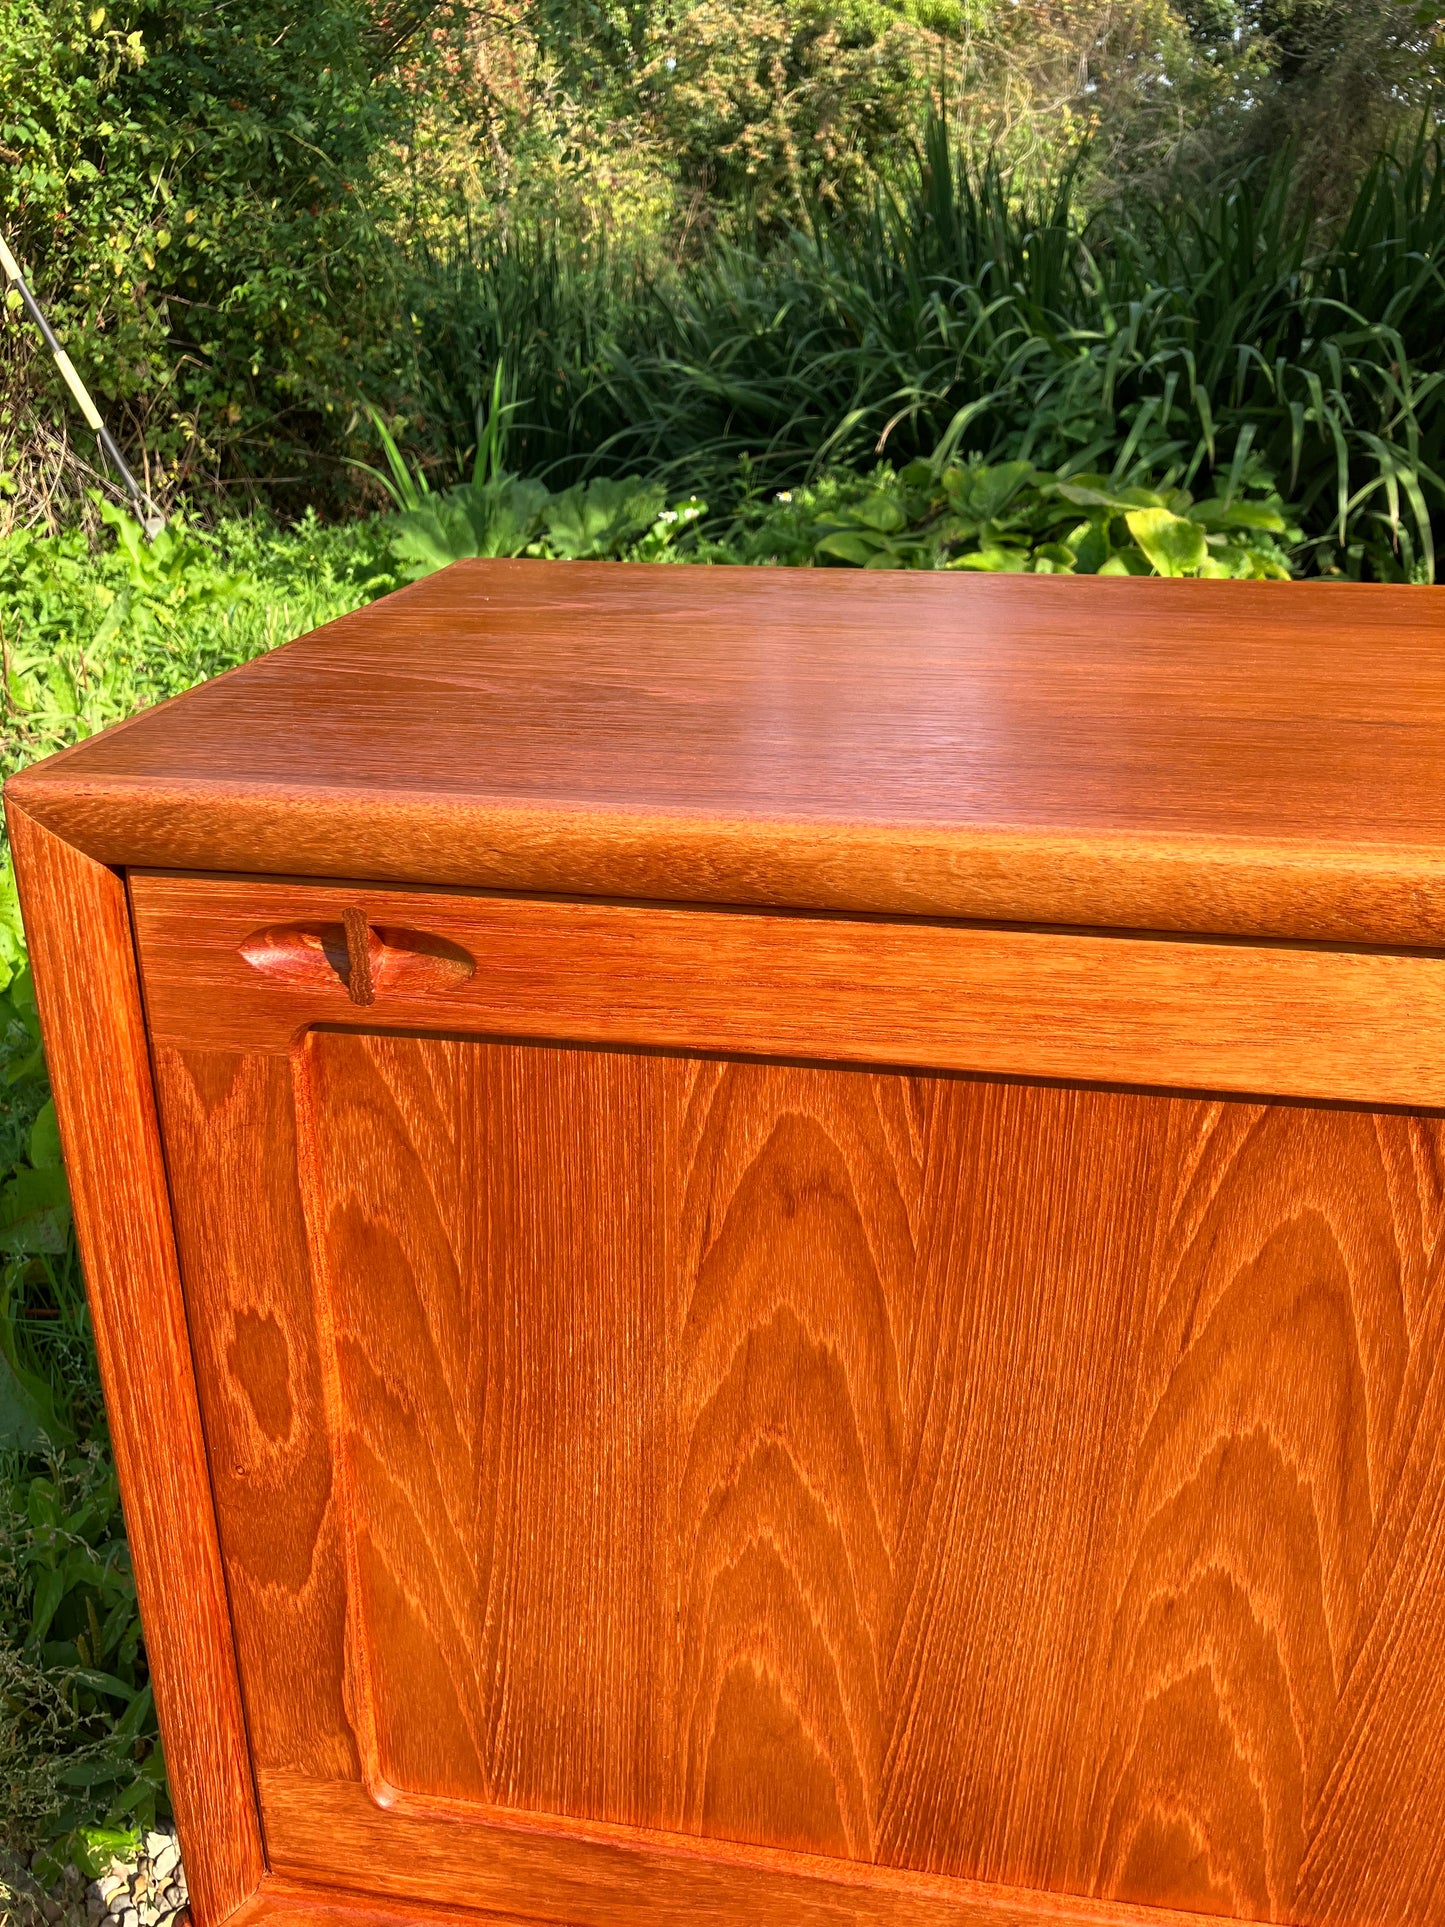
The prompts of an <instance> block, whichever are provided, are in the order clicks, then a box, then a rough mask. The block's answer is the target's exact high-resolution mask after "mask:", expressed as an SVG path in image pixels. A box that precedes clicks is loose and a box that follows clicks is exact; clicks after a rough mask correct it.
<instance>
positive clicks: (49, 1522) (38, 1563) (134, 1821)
mask: <svg viewBox="0 0 1445 1927" xmlns="http://www.w3.org/2000/svg"><path fill="white" fill-rule="evenodd" d="M0 1758H3V1759H4V1761H5V1766H6V1771H5V1772H4V1773H3V1774H0V1833H3V1835H4V1836H5V1837H6V1839H7V1840H8V1841H10V1842H11V1843H12V1844H14V1845H22V1846H25V1847H32V1846H34V1845H35V1844H38V1843H42V1842H43V1843H47V1853H48V1859H49V1861H50V1865H49V1867H47V1866H46V1865H44V1864H43V1863H42V1866H41V1868H40V1872H41V1874H42V1877H50V1876H53V1870H54V1869H55V1868H58V1866H59V1865H61V1864H63V1863H64V1862H65V1861H67V1860H72V1859H73V1860H76V1861H77V1862H78V1863H79V1864H81V1865H82V1866H85V1867H87V1869H88V1870H98V1867H97V1863H98V1862H99V1861H101V1860H103V1859H105V1858H107V1857H108V1856H109V1854H110V1853H111V1852H114V1851H117V1850H124V1848H126V1847H127V1846H128V1845H129V1844H130V1842H131V1841H132V1839H133V1838H134V1833H135V1830H137V1829H143V1828H146V1827H149V1826H153V1825H154V1824H155V1821H156V1819H157V1817H159V1816H164V1815H166V1814H167V1813H168V1812H169V1804H168V1801H167V1796H166V1786H165V1763H164V1760H163V1757H162V1754H161V1748H160V1740H159V1737H158V1734H157V1730H156V1721H155V1709H154V1705H153V1703H152V1698H151V1689H150V1684H149V1677H148V1674H147V1670H146V1661H145V1650H144V1646H143V1644H142V1641H141V1629H140V1619H139V1615H138V1612H137V1609H136V1597H135V1580H134V1577H133V1575H132V1572H131V1564H130V1553H129V1549H128V1547H127V1544H126V1539H125V1529H124V1523H123V1521H122V1518H121V1512H120V1501H119V1495H118V1493H117V1491H116V1484H115V1472H114V1469H113V1467H112V1466H111V1463H110V1458H109V1453H108V1451H107V1450H106V1448H105V1446H104V1444H103V1443H102V1442H101V1441H100V1440H95V1441H93V1442H91V1443H90V1444H89V1445H87V1446H84V1447H80V1448H76V1449H73V1450H70V1451H65V1452H52V1453H50V1454H49V1455H46V1456H42V1457H36V1456H34V1455H32V1456H31V1457H30V1458H29V1459H25V1458H22V1457H20V1456H18V1455H16V1454H15V1453H13V1452H12V1453H10V1454H7V1455H4V1456H3V1457H0Z"/></svg>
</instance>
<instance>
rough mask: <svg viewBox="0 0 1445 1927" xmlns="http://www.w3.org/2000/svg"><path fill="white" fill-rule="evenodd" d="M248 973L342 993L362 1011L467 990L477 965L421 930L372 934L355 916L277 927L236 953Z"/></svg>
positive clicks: (261, 932) (462, 952)
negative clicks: (383, 1001) (384, 1001)
mask: <svg viewBox="0 0 1445 1927" xmlns="http://www.w3.org/2000/svg"><path fill="white" fill-rule="evenodd" d="M241 955H242V956H243V957H244V958H245V959H246V961H247V963H248V964H250V965H251V966H252V968H253V969H255V970H259V971H261V972H263V973H264V974H265V975H266V976H268V977H273V978H274V979H275V980H276V981H277V982H278V983H284V984H289V985H292V986H294V987H295V988H297V989H335V988H340V989H343V990H344V991H345V992H346V994H347V996H348V997H349V998H350V999H351V1001H352V1003H354V1004H360V1005H362V1006H363V1007H364V1006H366V1005H368V1004H373V1003H375V1002H376V1000H377V998H378V997H379V996H383V995H385V994H386V993H387V992H389V991H390V992H401V993H404V994H405V995H407V996H419V995H422V994H424V993H425V992H427V991H429V990H453V989H455V988H456V986H457V985H458V984H463V983H465V982H466V980H467V978H468V977H470V976H471V975H472V973H473V972H474V971H475V969H476V967H477V960H476V958H475V957H473V956H471V955H470V954H469V953H468V952H467V951H465V950H463V949H462V948H461V946H460V945H459V944H455V943H450V942H448V940H447V939H446V938H445V937H437V936H433V935H432V934H431V932H430V931H427V930H396V929H390V928H386V929H382V928H376V927H374V926H373V925H371V924H369V923H368V922H367V920H366V917H365V915H364V913H363V912H362V911H360V910H355V909H346V910H343V911H342V913H341V922H340V923H278V924H272V925H270V926H269V927H268V928H267V929H265V930H256V931H253V932H252V934H251V935H250V936H249V937H247V939H246V941H245V942H244V943H243V944H242V945H241Z"/></svg>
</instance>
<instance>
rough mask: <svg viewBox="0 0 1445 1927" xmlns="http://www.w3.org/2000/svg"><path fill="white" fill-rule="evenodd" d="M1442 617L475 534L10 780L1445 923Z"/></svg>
mask: <svg viewBox="0 0 1445 1927" xmlns="http://www.w3.org/2000/svg"><path fill="white" fill-rule="evenodd" d="M1442 610H1445V589H1417V588H1393V589H1392V588H1386V587H1371V586H1358V585H1346V584H1333V583H1296V584H1292V585H1279V584H1274V583H1211V582H1160V581H1100V580H1076V579H1062V578H1059V579H1056V578H1050V577H986V576H965V575H959V574H953V575H927V574H919V575H907V574H904V575H890V576H882V575H864V574H861V573H855V572H852V571H847V572H832V571H826V570H806V571H790V570H785V569H767V570H748V569H696V568H693V569H689V568H670V569H657V568H651V567H646V566H643V567H636V568H630V567H625V566H622V565H618V564H608V565H601V566H588V565H583V564H571V563H568V564H549V563H542V562H528V561H517V562H464V563H458V564H457V565H456V566H455V567H454V568H452V569H449V570H446V571H444V572H443V573H442V574H440V575H437V576H433V577H431V578H430V579H428V580H427V581H426V582H423V583H419V584H417V585H415V586H413V587H412V588H409V589H406V590H403V591H401V592H400V593H399V594H398V595H395V596H392V597H388V598H387V599H386V600H384V601H382V602H380V603H378V604H376V605H374V606H373V607H371V608H369V609H366V610H362V611H360V612H358V613H357V614H355V615H352V616H348V617H345V618H344V619H343V620H342V621H340V622H338V623H335V624H332V625H331V626H330V627H329V628H328V629H326V630H323V631H320V632H318V634H316V635H315V636H312V637H308V638H305V639H303V640H301V641H299V642H296V643H293V644H291V645H289V646H288V647H287V648H285V649H281V650H279V651H277V652H276V653H274V654H273V655H270V656H267V657H265V658H263V659H262V660H260V661H257V662H255V663H252V664H249V665H248V666H247V667H245V668H243V669H239V670H236V671H233V672H231V673H230V674H229V675H226V676H223V677H220V678H218V679H217V680H216V681H214V682H212V683H209V684H207V685H206V686H205V687H203V688H201V689H197V690H193V691H192V692H190V693H189V694H188V695H186V696H183V697H181V698H180V699H178V700H177V701H176V702H173V703H171V704H167V705H164V706H163V707H161V708H160V709H158V710H156V711H153V712H151V713H150V714H149V715H147V716H144V717H141V718H139V719H137V720H135V721H132V722H129V723H126V724H123V725H121V726H119V727H118V728H115V729H111V730H108V731H106V732H105V733H104V734H102V735H100V736H98V737H95V738H93V739H91V740H90V741H89V742H86V743H84V744H81V745H80V746H79V747H77V748H75V749H72V750H69V751H67V752H66V753H65V754H64V755H63V756H61V757H58V758H55V759H52V760H51V761H50V762H48V763H47V764H45V765H44V766H43V767H41V768H39V769H35V770H30V771H27V772H25V773H24V774H23V775H22V776H20V777H18V778H13V779H12V790H13V794H14V795H15V797H16V799H17V801H19V802H20V803H21V804H23V806H24V807H25V808H26V809H27V810H28V811H29V812H30V813H31V814H32V815H34V816H35V817H36V818H37V819H38V820H40V821H43V822H45V823H47V824H49V825H50V826H51V827H52V828H54V829H55V830H56V831H57V832H58V833H59V834H61V835H63V836H64V837H66V838H67V839H68V840H69V841H71V842H73V843H76V844H78V845H79V846H81V847H83V848H85V849H86V850H88V851H89V852H90V853H91V854H92V855H94V856H96V857H98V858H100V859H101V860H103V861H106V862H113V863H123V864H127V865H133V864H154V865H157V866H159V867H163V868H192V869H210V870H244V871H249V872H251V873H253V874H255V873H259V874H266V873H269V874H273V875H275V874H291V875H313V876H342V877H346V876H360V877H369V878H372V879H375V880H399V881H413V882H426V883H432V884H469V885H481V886H486V887H489V888H495V889H503V890H548V891H555V892H560V893H564V894H602V895H615V896H628V897H655V898H665V899H692V900H701V901H705V902H714V903H715V902H732V903H751V904H770V905H782V906H795V907H804V908H814V909H825V910H841V911H870V910H871V911H887V912H895V913H907V914H917V915H928V916H964V917H972V918H982V919H1003V920H1009V921H1023V922H1040V923H1068V924H1090V925H1109V926H1114V927H1118V928H1134V929H1138V928H1153V929H1169V930H1194V931H1212V932H1223V933H1229V934H1236V935H1244V936H1274V937H1301V938H1325V939H1343V940H1348V941H1360V942H1379V943H1395V944H1427V945H1429V944H1438V943H1440V942H1441V941H1442V938H1445V817H1442V811H1441V803H1440V798H1441V795H1442V788H1445V650H1442V648H1441V646H1440V644H1441V635H1442V629H1445V616H1442Z"/></svg>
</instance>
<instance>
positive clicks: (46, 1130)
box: [30, 1097, 60, 1171]
mask: <svg viewBox="0 0 1445 1927" xmlns="http://www.w3.org/2000/svg"><path fill="white" fill-rule="evenodd" d="M30 1162H31V1163H32V1164H33V1165H34V1166H35V1168H36V1170H37V1171H55V1170H59V1169H60V1126H59V1124H58V1123H57V1122H56V1118H55V1100H54V1098H50V1097H48V1098H46V1100H45V1102H44V1104H42V1105H41V1107H40V1112H39V1115H38V1116H37V1117H36V1120H35V1122H34V1123H33V1124H32V1125H31V1127H30Z"/></svg>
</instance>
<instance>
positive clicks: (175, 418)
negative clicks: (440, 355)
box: [0, 0, 442, 487]
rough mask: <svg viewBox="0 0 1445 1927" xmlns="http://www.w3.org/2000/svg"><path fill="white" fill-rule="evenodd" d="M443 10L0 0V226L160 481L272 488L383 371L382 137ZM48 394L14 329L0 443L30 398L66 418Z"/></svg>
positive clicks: (406, 107)
mask: <svg viewBox="0 0 1445 1927" xmlns="http://www.w3.org/2000/svg"><path fill="white" fill-rule="evenodd" d="M441 18H442V8H441V6H440V4H439V0H402V4H400V5H399V6H395V7H388V8H377V7H373V6H372V5H371V4H369V0H328V4H327V5H325V6H309V7H308V6H296V5H294V4H292V3H291V0H234V3H233V4H231V5H229V6H227V7H224V8H218V7H216V6H214V5H211V4H210V3H209V0H102V4H93V0H0V99H3V100H4V102H5V110H4V131H3V136H0V139H3V143H4V152H5V168H4V171H3V173H0V226H3V227H4V228H5V230H6V232H7V234H8V236H9V238H10V241H11V243H12V245H13V247H14V249H15V252H16V253H17V255H18V256H19V257H20V259H21V260H22V262H23V263H25V264H26V265H27V266H28V268H29V270H30V272H31V275H32V278H33V280H34V282H35V285H36V288H37V291H38V292H39V293H40V295H41V297H42V299H43V300H44V301H46V302H47V303H48V304H49V305H50V308H51V310H52V314H53V318H54V319H55V321H56V324H57V327H58V328H59V330H60V333H61V335H62V337H63V338H64V339H65V340H66V342H67V345H68V347H69V349H70V352H71V354H72V356H73V358H74V360H75V362H76V363H77V365H78V367H79V368H80V371H81V373H82V374H83V375H84V376H85V378H86V380H87V382H88V383H89V384H90V386H91V387H92V388H93V390H94V391H95V393H96V394H97V396H98V397H99V398H100V399H101V400H102V401H103V402H104V403H105V404H107V407H108V409H109V411H110V412H111V414H112V416H113V418H114V420H115V425H116V426H117V427H120V426H121V424H122V423H123V422H128V423H129V424H130V425H131V426H132V427H133V429H134V430H136V431H138V432H140V433H142V434H143V435H144V438H145V442H146V445H147V447H148V449H149V452H150V455H151V458H152V461H153V462H159V464H160V474H159V476H158V477H157V478H156V485H157V486H158V487H161V486H164V485H165V484H167V483H169V484H171V485H175V484H177V483H180V482H183V481H184V480H185V479H186V478H187V477H193V476H197V475H204V474H206V473H208V472H212V471H215V470H216V469H218V468H221V467H224V468H226V469H228V470H229V471H230V472H232V473H235V472H237V471H240V472H242V473H246V472H248V471H249V472H250V473H252V474H260V475H265V476H267V477H268V478H273V480H274V478H275V477H277V476H278V475H280V474H284V473H285V472H286V471H285V463H286V461H287V458H288V453H289V455H290V457H291V458H292V459H293V460H294V458H295V456H296V455H297V454H298V453H300V454H302V455H303V459H306V458H307V455H308V454H309V451H310V450H311V449H314V448H318V447H323V448H324V447H325V446H327V445H328V444H329V443H334V441H335V438H336V426H337V424H339V423H344V421H345V420H346V418H347V415H348V413H349V398H350V396H351V395H352V394H353V393H354V392H355V390H356V388H357V386H358V385H360V384H362V383H366V382H370V383H372V384H373V385H375V384H376V383H377V382H378V381H380V380H381V379H382V376H383V372H384V373H385V377H386V379H388V380H390V379H394V377H395V371H396V368H397V366H398V365H399V364H398V360H397V331H396V328H395V316H396V310H397V295H398V287H399V282H398V278H397V274H396V272H395V268H396V266H397V264H398V256H397V253H396V250H395V249H394V248H392V247H389V246H387V245H386V244H385V242H384V235H385V232H386V225H387V221H388V219H389V218H390V217H391V216H392V214H393V213H394V212H395V210H396V209H397V207H398V206H399V205H400V204H401V200H400V197H401V194H402V189H403V186H404V183H403V182H401V181H399V180H397V179H396V178H394V176H395V164H394V160H393V151H394V146H395V144H396V143H398V142H399V141H401V140H403V139H404V137H405V135H406V132H407V129H408V127H409V125H410V124H411V121H412V119H413V117H414V112H415V94H414V91H413V90H412V89H409V88H408V86H407V85H406V81H407V78H408V75H407V65H408V62H409V61H411V60H413V59H414V58H415V57H416V55H417V54H418V52H424V51H425V50H426V49H427V47H428V46H429V44H430V42H429V40H428V37H427V34H426V32H425V31H424V30H426V29H428V28H435V27H436V25H437V23H438V21H439V20H440V19H441ZM433 64H435V63H433ZM432 84H435V75H433V77H432ZM403 345H404V343H403ZM404 363H405V354H404V353H403V355H402V364H404ZM61 393H62V391H61V390H60V388H59V384H58V379H57V377H56V376H55V374H54V371H53V370H52V368H51V365H50V362H49V358H48V356H46V355H45V354H44V353H43V352H39V353H37V352H35V344H34V342H33V337H32V336H31V335H30V334H29V332H28V331H27V332H26V334H25V336H24V337H23V343H22V342H20V341H17V343H16V347H15V357H14V359H12V364H11V394H10V395H9V396H8V397H6V399H7V400H8V401H9V403H10V408H11V416H12V420H11V426H10V431H9V432H8V433H6V434H5V441H6V442H7V443H10V444H12V446H14V445H15V444H18V443H21V442H23V439H24V437H25V436H26V434H27V432H28V429H29V423H30V421H31V419H32V415H33V411H34V409H35V408H36V407H37V406H41V407H44V408H46V411H47V412H53V413H54V414H56V415H57V416H59V418H60V419H62V420H63V419H65V418H66V416H67V412H68V410H67V404H65V403H64V401H63V400H61V399H60V397H61ZM17 458H18V457H17ZM8 465H10V464H9V462H8V460H7V458H6V457H5V455H4V454H0V467H5V466H8ZM307 465H308V466H309V461H308V464H307ZM311 479H312V482H313V485H314V484H315V483H316V482H318V481H320V480H321V479H322V478H321V476H320V475H318V474H317V473H316V471H314V470H313V471H312V475H311Z"/></svg>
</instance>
